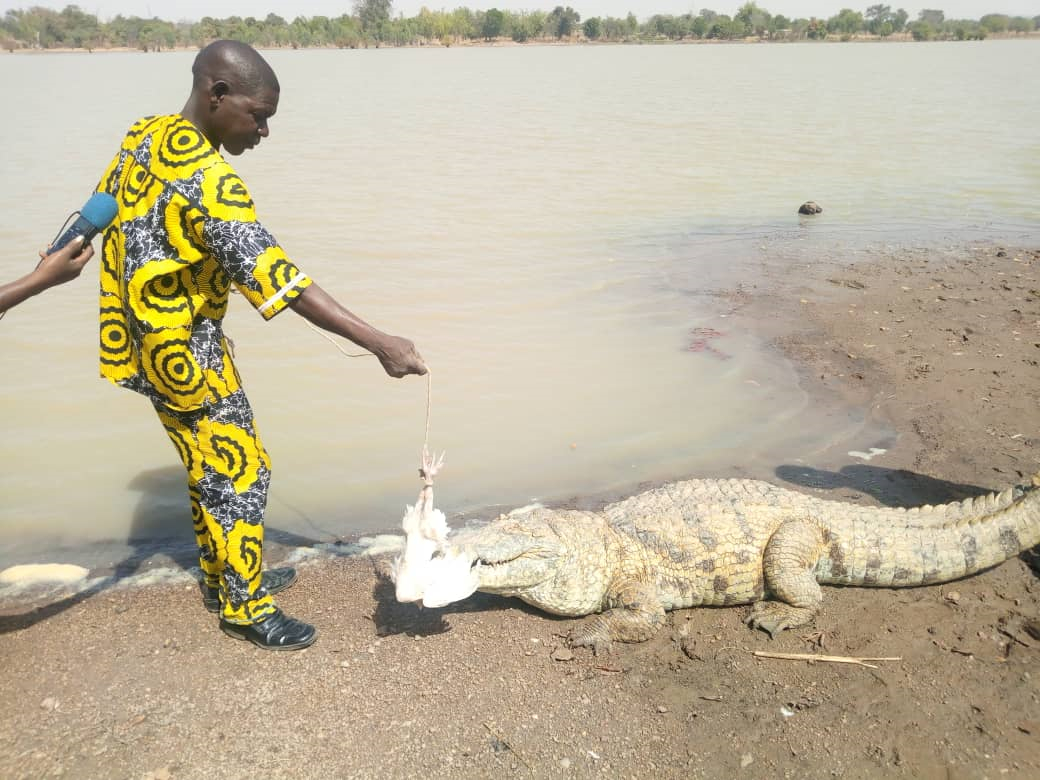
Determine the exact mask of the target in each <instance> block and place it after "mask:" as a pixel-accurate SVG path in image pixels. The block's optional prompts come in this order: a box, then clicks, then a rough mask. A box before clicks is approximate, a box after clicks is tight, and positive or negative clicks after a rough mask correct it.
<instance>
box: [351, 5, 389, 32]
mask: <svg viewBox="0 0 1040 780" xmlns="http://www.w3.org/2000/svg"><path fill="white" fill-rule="evenodd" d="M393 5H394V4H393V0H355V2H354V14H355V15H356V16H357V17H358V19H360V20H361V29H362V30H364V31H365V32H366V33H368V34H370V35H374V36H376V37H378V36H379V33H380V31H381V30H382V29H383V26H384V25H385V24H386V23H387V22H389V21H390V11H391V10H392V8H393Z"/></svg>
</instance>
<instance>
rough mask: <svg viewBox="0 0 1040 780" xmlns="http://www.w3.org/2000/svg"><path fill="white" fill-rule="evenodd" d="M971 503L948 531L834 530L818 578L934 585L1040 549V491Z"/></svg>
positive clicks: (839, 526)
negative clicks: (1037, 547) (1037, 546)
mask: <svg viewBox="0 0 1040 780" xmlns="http://www.w3.org/2000/svg"><path fill="white" fill-rule="evenodd" d="M970 501H971V503H972V506H971V508H970V510H971V511H965V512H964V513H963V516H962V517H961V518H959V519H957V520H956V521H954V522H950V523H946V524H943V525H930V524H927V523H926V524H915V523H912V522H911V523H908V524H906V525H903V526H898V525H892V524H886V523H881V522H878V518H876V517H874V518H870V516H869V515H867V514H864V515H859V516H856V517H851V518H849V519H848V520H847V521H846V522H839V523H835V524H830V523H828V526H829V531H828V534H827V535H826V537H825V547H824V550H823V555H822V556H821V558H820V560H819V562H818V564H817V567H816V573H817V579H818V580H819V581H820V582H821V583H826V584H834V585H853V586H857V585H858V586H877V587H885V588H899V587H912V586H917V585H931V584H935V583H939V582H949V581H950V580H956V579H960V578H961V577H966V576H968V575H970V574H975V573H977V572H980V571H983V570H985V569H988V568H991V567H993V566H996V565H997V564H999V563H1002V562H1004V561H1006V560H1008V559H1009V558H1013V557H1014V556H1016V555H1018V554H1019V553H1021V552H1023V551H1024V550H1028V549H1029V548H1031V547H1033V546H1035V545H1037V544H1040V489H1038V488H1036V487H1032V486H1029V487H1025V488H1021V489H1019V490H1018V491H1017V492H1016V497H1015V498H1014V500H1011V501H1010V502H1009V494H1007V492H1006V491H1005V493H1002V494H991V495H988V496H981V497H979V498H976V499H970ZM966 503H967V502H965V504H966ZM962 508H963V509H967V507H964V506H963V505H962Z"/></svg>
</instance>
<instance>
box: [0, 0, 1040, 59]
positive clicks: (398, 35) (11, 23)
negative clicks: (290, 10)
mask: <svg viewBox="0 0 1040 780" xmlns="http://www.w3.org/2000/svg"><path fill="white" fill-rule="evenodd" d="M351 10H352V13H344V14H342V15H341V16H336V17H329V16H311V17H303V16H299V17H296V18H295V19H293V20H292V21H288V20H287V19H285V18H283V17H281V16H279V15H278V14H268V15H267V17H266V18H264V19H257V18H254V17H251V16H247V17H245V18H243V17H239V16H230V17H228V18H226V19H216V18H213V17H210V16H206V17H203V18H202V19H200V20H199V21H177V22H173V21H168V20H164V19H159V18H152V19H142V18H140V17H136V16H130V17H126V16H116V17H115V18H114V19H112V20H110V21H107V22H101V21H99V20H98V18H97V16H95V15H94V14H89V13H86V12H85V11H83V10H82V9H80V8H79V6H75V5H70V6H67V7H66V8H65V9H64V10H62V11H54V10H51V9H48V8H40V7H32V8H29V9H26V10H10V11H7V13H6V14H5V15H4V18H3V20H2V21H0V47H3V48H4V49H8V50H12V51H13V50H14V49H24V48H29V49H53V48H77V49H88V50H93V49H103V48H131V49H140V50H143V51H161V50H163V49H173V48H177V47H198V46H203V45H205V44H206V43H208V42H209V41H212V40H216V39H218V38H234V39H237V40H241V41H245V42H247V43H251V44H253V45H254V46H259V47H292V48H310V47H340V48H358V47H367V46H423V45H430V44H434V45H444V46H451V45H458V44H462V43H467V42H477V41H495V40H501V39H510V40H513V41H515V42H517V43H527V42H539V41H575V42H580V41H606V42H654V41H683V40H698V39H703V40H746V39H755V40H826V39H838V40H850V39H852V38H857V37H864V36H871V37H877V38H888V37H890V36H894V35H899V36H903V37H912V38H913V39H914V40H919V41H923V40H965V39H979V40H980V39H983V38H986V37H989V36H991V35H1007V34H1028V33H1031V32H1033V31H1035V30H1037V29H1038V28H1040V16H1037V17H1032V18H1029V17H1023V16H1006V15H1004V14H987V15H985V16H983V17H981V18H980V19H977V20H973V19H946V18H945V14H944V13H943V12H942V11H940V10H924V11H921V12H920V14H918V18H917V19H916V20H910V18H909V16H908V14H907V12H906V11H904V10H902V9H898V10H896V11H893V10H892V8H891V6H887V5H872V6H870V7H869V8H867V9H866V10H865V11H864V12H862V13H861V12H859V11H853V10H851V9H848V8H845V9H842V10H841V11H840V12H839V13H838V14H836V15H834V16H832V17H830V18H829V19H817V18H810V19H789V18H788V17H786V16H783V15H782V14H776V15H774V14H771V13H770V12H769V11H767V10H765V9H764V8H760V7H759V6H758V5H756V4H755V3H753V2H748V3H745V4H744V5H743V6H742V7H741V8H740V10H739V11H737V12H736V13H735V14H734V15H733V16H727V15H726V14H719V13H715V12H714V11H710V10H707V9H704V10H702V11H700V12H699V13H697V14H692V13H691V14H683V15H681V16H672V15H663V14H656V15H654V16H651V17H650V18H649V19H647V20H646V22H644V23H642V24H641V23H639V21H638V20H637V19H636V17H635V15H634V14H631V13H630V14H628V16H626V17H625V18H624V19H619V18H614V17H592V18H589V19H585V20H582V19H581V17H580V15H579V14H578V13H577V12H575V11H574V9H573V8H571V7H570V6H567V7H564V6H556V8H554V9H553V10H552V11H545V12H543V11H529V12H512V11H501V10H499V9H497V8H491V9H488V10H476V11H474V10H470V9H469V8H456V9H455V10H453V11H431V10H428V9H426V8H423V9H422V10H421V11H420V12H419V14H418V15H417V16H414V17H411V18H405V17H404V16H403V15H398V16H396V17H395V16H393V13H392V11H393V2H392V0H357V2H355V3H354V4H353V6H352V9H351Z"/></svg>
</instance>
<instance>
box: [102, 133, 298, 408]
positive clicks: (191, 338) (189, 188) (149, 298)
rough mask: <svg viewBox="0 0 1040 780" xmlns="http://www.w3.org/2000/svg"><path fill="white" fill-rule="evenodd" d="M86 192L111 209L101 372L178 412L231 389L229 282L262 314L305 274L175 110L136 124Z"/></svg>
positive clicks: (293, 292)
mask: <svg viewBox="0 0 1040 780" xmlns="http://www.w3.org/2000/svg"><path fill="white" fill-rule="evenodd" d="M98 191H99V192H107V193H109V194H110V195H112V196H114V197H115V199H116V201H117V202H118V204H119V212H118V215H117V217H116V220H115V222H113V223H112V226H111V227H110V228H109V229H108V230H107V231H106V232H105V236H104V241H103V243H102V252H101V262H100V267H101V375H102V376H103V377H106V378H108V379H109V380H111V381H112V382H114V383H116V384H118V385H121V386H123V387H127V388H129V389H131V390H135V391H137V392H139V393H143V394H144V395H146V396H148V397H149V398H151V399H152V400H153V401H157V402H159V403H161V404H163V405H165V406H168V407H170V408H171V409H175V410H180V411H190V410H192V409H198V408H201V407H202V406H204V405H206V404H207V403H212V402H214V401H216V400H217V399H220V398H225V397H227V396H229V395H231V394H232V393H234V392H236V391H237V390H238V389H239V386H238V376H237V373H236V371H235V367H234V364H233V363H232V360H231V355H230V353H229V351H228V349H227V344H226V343H225V340H224V335H223V330H222V322H223V318H224V313H225V311H226V310H227V302H228V293H229V291H230V287H231V284H234V285H235V287H236V288H237V289H238V290H239V292H241V293H242V295H243V297H245V299H246V300H248V301H249V302H250V303H251V304H252V305H253V306H254V307H255V308H256V309H257V311H259V312H260V314H261V315H262V316H263V317H264V318H265V319H270V318H271V317H273V316H274V315H276V314H277V313H278V312H280V311H281V310H282V309H284V308H285V307H286V306H287V305H288V304H289V303H291V302H292V301H293V300H294V299H295V298H296V297H297V296H299V294H300V293H301V292H302V291H303V290H304V289H305V288H306V287H307V286H308V285H309V284H310V283H311V280H310V278H309V277H308V276H307V275H306V274H304V273H302V272H301V271H300V270H299V269H298V268H297V267H296V266H295V265H294V264H293V263H292V261H290V260H289V258H288V257H286V255H285V252H284V251H282V248H281V247H280V246H279V245H278V242H277V241H276V240H275V238H274V236H272V235H271V234H270V233H269V232H268V231H267V230H266V229H264V227H263V226H262V225H261V224H260V223H259V222H257V220H256V214H255V212H254V210H253V201H252V199H251V198H250V196H249V191H248V190H247V189H246V186H245V184H244V183H243V182H242V180H241V179H240V178H239V177H238V174H236V173H235V170H234V168H232V167H231V165H229V164H228V163H227V161H226V160H224V158H223V157H222V156H221V155H220V153H219V152H218V151H217V150H216V149H214V148H213V145H212V144H210V142H209V141H208V140H207V139H206V137H205V136H204V135H203V134H202V133H201V132H200V131H199V130H198V129H197V128H196V127H195V125H193V124H192V123H191V122H189V121H188V120H187V119H185V118H184V117H182V116H180V115H179V114H173V115H169V116H158V117H145V118H144V119H141V120H139V121H138V122H136V123H135V124H134V125H133V126H132V127H131V128H130V130H129V131H127V134H126V138H125V139H124V140H123V144H122V146H121V148H120V150H119V153H118V154H117V155H116V156H115V159H113V160H112V163H111V165H109V167H108V170H106V171H105V175H104V177H103V178H102V179H101V182H100V184H98Z"/></svg>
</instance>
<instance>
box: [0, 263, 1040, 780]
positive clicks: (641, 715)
mask: <svg viewBox="0 0 1040 780" xmlns="http://www.w3.org/2000/svg"><path fill="white" fill-rule="evenodd" d="M1038 276H1040V251H1038V250H1037V249H1036V248H1035V247H1012V246H1008V247H999V246H994V245H989V244H986V245H982V244H980V245H971V246H956V247H946V248H943V247H940V248H933V249H928V250H925V249H904V250H898V251H895V250H893V251H881V250H879V251H873V252H868V253H864V254H863V255H862V256H860V257H859V259H857V260H856V261H855V262H852V263H850V262H848V261H847V260H845V259H841V258H836V259H834V260H833V261H826V262H822V261H819V260H816V261H813V263H812V264H806V265H803V266H798V267H795V268H791V267H790V265H784V266H782V267H781V266H780V265H778V266H777V267H775V268H773V267H770V266H769V265H768V264H765V265H763V267H762V269H761V274H760V275H759V276H758V277H756V278H755V279H752V280H748V282H747V284H744V285H741V287H740V289H738V290H733V291H730V292H729V293H727V295H728V297H729V298H730V300H731V302H732V304H733V308H734V311H735V317H734V320H733V321H734V322H736V323H737V324H738V326H739V325H741V324H742V325H743V326H745V327H751V323H755V322H763V321H766V320H768V321H769V322H770V323H772V325H771V327H772V328H773V329H772V331H771V332H770V334H769V337H770V338H771V339H772V340H773V341H774V342H775V344H776V345H777V347H778V348H779V349H782V350H783V351H784V352H786V353H787V354H788V355H789V356H790V357H791V358H792V359H793V360H795V361H796V362H797V364H798V365H800V366H801V367H802V368H803V370H804V382H805V387H806V389H807V391H808V392H810V393H812V394H813V395H814V396H816V397H819V398H826V397H832V398H833V397H841V398H843V399H847V400H851V401H852V402H853V403H856V404H859V405H861V407H862V408H865V409H869V410H870V414H871V415H873V416H876V418H877V419H878V420H881V421H884V422H885V423H887V425H888V426H889V427H890V428H891V429H893V430H895V431H897V432H899V435H898V438H897V439H896V441H895V442H894V443H893V444H892V445H891V446H890V447H888V448H887V450H886V451H885V452H884V453H878V454H874V455H872V454H871V453H866V455H867V456H870V457H869V459H867V458H865V457H862V454H861V456H856V457H854V456H848V457H847V459H846V462H845V464H844V465H843V466H841V467H839V468H837V469H834V468H831V469H826V468H819V467H817V466H818V464H798V465H789V464H785V465H783V466H778V468H777V469H776V474H775V477H774V481H776V482H777V483H778V484H783V485H785V486H788V487H793V488H795V489H800V490H804V491H807V492H811V493H813V494H817V495H824V496H828V497H832V498H835V499H837V500H841V501H847V502H852V503H862V504H885V505H913V504H922V503H938V502H942V501H949V500H955V499H960V498H964V497H967V496H971V495H977V494H979V493H982V492H985V491H989V490H994V489H998V488H1002V487H1005V486H1008V485H1010V484H1014V483H1019V482H1025V481H1028V479H1029V478H1030V476H1031V475H1032V474H1034V473H1036V472H1037V471H1038V470H1040V454H1038V452H1037V439H1038V437H1040V368H1038V361H1040V281H1038ZM690 476H712V475H710V474H703V475H690ZM269 557H271V558H272V559H273V560H271V561H269V563H270V564H272V565H274V564H277V563H278V560H277V551H276V553H275V555H272V556H269ZM386 560H387V559H386V557H385V556H383V557H377V558H363V557H348V556H336V555H332V554H329V555H325V556H322V557H320V558H313V559H308V560H305V561H303V562H301V563H300V564H298V565H299V568H300V570H301V575H302V576H301V578H300V582H299V583H298V584H296V585H295V586H294V587H293V588H292V589H291V590H290V591H288V592H286V593H285V594H282V596H280V597H279V603H280V604H281V605H282V606H283V607H284V608H285V609H286V611H287V612H289V613H290V614H292V615H294V616H299V617H302V618H304V619H308V620H311V621H313V622H315V623H316V624H317V625H318V627H319V630H320V637H319V640H318V642H317V644H315V645H314V646H313V647H312V648H310V649H308V650H306V651H302V652H297V653H272V652H264V651H261V650H258V649H255V648H253V647H252V646H251V645H249V644H247V643H243V642H236V641H234V640H232V639H229V638H227V637H225V636H224V635H223V634H221V633H220V631H219V630H218V629H217V625H216V620H215V618H214V617H213V616H211V615H209V614H208V613H206V612H205V611H204V610H203V609H202V606H201V603H200V601H199V597H198V591H197V589H196V588H195V586H194V585H193V583H192V582H191V580H190V577H189V576H188V575H187V574H184V573H181V574H179V575H178V578H177V579H176V580H175V581H173V582H166V583H160V584H156V585H152V586H149V587H143V588H120V587H104V588H98V589H95V591H93V592H88V593H84V594H80V595H67V596H65V597H62V594H61V593H58V594H57V595H52V596H50V597H49V598H48V599H46V600H45V601H32V600H30V598H29V596H27V595H24V594H23V595H22V596H19V597H18V598H17V599H8V601H7V603H6V605H5V606H4V607H3V608H2V609H0V657H2V658H3V661H4V663H3V671H2V672H0V675H2V681H3V690H4V692H5V693H4V707H3V715H2V717H0V755H3V756H4V759H3V772H2V774H3V776H4V777H11V778H22V777H24V778H37V777H57V776H65V777H76V778H81V777H82V778H153V779H155V780H157V779H158V778H177V777H184V778H188V777H207V776H222V777H229V778H237V777H247V776H254V775H257V774H262V775H265V776H268V777H279V778H281V777H285V778H311V777H313V778H319V777H320V778H327V777H414V776H418V775H424V776H427V777H445V778H449V777H450V778H457V777H474V778H479V777H491V776H495V777H593V776H596V777H646V776H648V774H650V773H654V774H656V775H658V776H662V777H680V776H681V777H707V778H715V777H726V778H730V777H749V778H763V777H798V778H816V777H820V778H822V777H834V776H844V777H850V778H858V777H863V778H875V777H928V778H930V777H934V778H951V777H955V778H982V777H990V778H996V777H1023V778H1024V777H1037V776H1040V706H1038V704H1040V637H1034V636H1033V635H1031V634H1030V633H1029V632H1030V630H1031V629H1032V628H1034V625H1033V624H1032V623H1031V621H1034V620H1037V619H1040V580H1038V569H1037V568H1034V566H1036V563H1035V560H1034V558H1032V557H1031V556H1030V554H1028V553H1027V554H1025V555H1023V556H1021V557H1019V558H1015V559H1013V560H1010V561H1008V562H1006V563H1004V564H1003V565H1001V566H999V567H997V568H995V569H993V570H991V571H989V572H986V573H984V574H982V575H979V576H976V577H974V578H969V579H966V580H963V581H960V582H957V583H952V584H947V585H944V586H937V587H930V588H919V589H912V590H905V591H894V590H867V589H853V588H850V589H825V593H824V607H823V610H822V612H821V614H820V615H819V616H818V618H817V619H816V622H815V626H813V627H810V628H807V629H801V630H795V631H792V632H786V633H785V634H783V635H781V636H779V637H778V638H777V639H776V640H773V641H771V640H769V638H768V637H767V636H765V635H764V634H761V633H756V632H753V631H751V630H750V629H748V628H747V627H745V626H744V625H743V623H742V618H743V617H744V615H745V614H746V611H747V610H746V608H732V609H698V610H685V611H679V612H676V613H672V614H671V615H670V620H669V621H668V625H667V626H666V628H665V629H664V630H663V631H662V632H661V633H660V634H659V635H658V636H657V637H656V638H655V639H653V640H652V641H650V642H647V643H645V644H642V645H626V646H619V647H617V648H616V649H615V650H614V651H613V652H612V653H611V654H609V655H606V656H599V657H597V656H594V655H592V654H591V653H589V652H586V651H584V650H574V651H571V650H569V649H567V648H566V646H565V643H564V637H565V635H566V633H567V631H568V628H569V625H570V622H569V621H566V620H561V619H556V618H552V617H548V616H546V615H543V614H541V613H538V612H536V611H535V610H532V609H529V608H527V607H525V606H524V605H522V604H520V603H518V602H515V601H511V600H506V599H500V598H493V597H489V596H484V595H480V594H478V595H476V596H474V597H472V598H470V599H469V600H467V601H465V602H463V603H461V604H457V605H453V606H452V607H449V608H446V609H442V610H425V611H422V610H419V609H418V608H416V607H415V606H411V605H402V604H398V603H396V602H395V601H394V598H393V590H392V587H391V586H390V585H389V583H388V582H387V581H386V580H385V579H384V578H383V576H382V574H381V573H382V571H383V570H384V567H385V564H386ZM0 595H2V594H0ZM755 650H768V651H773V652H781V653H806V652H814V653H823V654H829V655H835V656H859V657H864V656H869V657H898V658H899V659H901V660H898V661H884V662H878V663H877V664H875V666H876V667H877V668H867V667H863V666H854V665H847V664H837V663H822V662H817V663H813V664H807V663H805V662H802V661H789V660H773V659H760V658H756V657H754V656H753V655H752V651H755Z"/></svg>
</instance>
